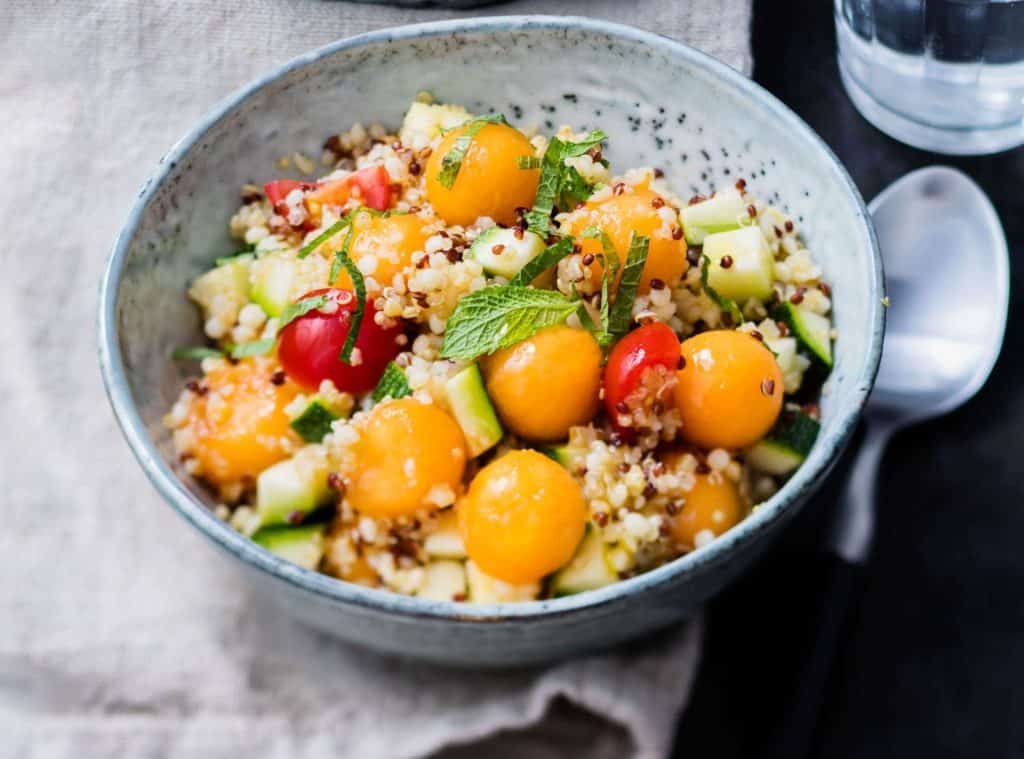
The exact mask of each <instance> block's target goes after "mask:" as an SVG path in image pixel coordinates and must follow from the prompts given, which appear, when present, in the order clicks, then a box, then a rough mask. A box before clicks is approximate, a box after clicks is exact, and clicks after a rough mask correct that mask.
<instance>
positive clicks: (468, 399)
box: [445, 364, 505, 456]
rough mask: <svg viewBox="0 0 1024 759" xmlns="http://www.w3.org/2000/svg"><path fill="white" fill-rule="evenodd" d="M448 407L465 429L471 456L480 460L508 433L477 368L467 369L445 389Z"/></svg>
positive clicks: (473, 365)
mask: <svg viewBox="0 0 1024 759" xmlns="http://www.w3.org/2000/svg"><path fill="white" fill-rule="evenodd" d="M445 391H446V392H447V394H448V404H449V405H450V406H451V409H452V414H453V415H454V416H455V420H456V421H457V422H458V423H459V426H460V427H462V433H463V435H465V436H466V444H467V445H468V446H469V455H470V456H479V455H480V454H481V453H483V452H484V451H486V450H488V449H490V448H492V447H493V446H495V445H497V443H498V441H499V440H501V437H502V435H504V434H505V431H504V430H503V429H502V428H501V422H499V421H498V415H497V414H496V413H495V411H494V406H493V405H491V399H490V397H488V395H487V390H486V388H485V387H484V378H483V376H482V375H481V374H480V369H479V367H477V365H476V364H472V365H470V366H467V367H466V368H465V369H463V370H462V371H461V372H459V373H458V374H456V375H455V376H454V377H452V378H451V379H449V380H448V382H447V383H446V385H445Z"/></svg>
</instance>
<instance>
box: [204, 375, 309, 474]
mask: <svg viewBox="0 0 1024 759" xmlns="http://www.w3.org/2000/svg"><path fill="white" fill-rule="evenodd" d="M277 369H278V366H277V362H276V361H274V360H273V359H271V358H268V357H265V356H257V357H254V358H247V359H243V360H241V361H239V362H237V363H235V364H231V363H229V362H227V361H224V362H221V363H220V364H219V365H218V367H217V368H216V369H214V370H213V371H211V372H209V373H208V374H207V375H206V376H205V377H204V378H203V380H202V386H203V387H204V388H205V390H204V392H203V394H202V395H200V396H198V397H197V398H195V399H194V400H193V402H192V403H191V405H190V407H189V412H188V417H187V427H188V428H189V429H190V431H191V433H192V440H193V443H192V449H191V452H192V454H193V455H194V456H195V457H196V459H197V460H198V461H199V464H200V466H201V467H202V470H201V471H202V474H203V477H205V478H206V479H207V480H209V481H210V482H212V483H214V484H216V485H228V484H232V483H237V482H240V481H241V480H243V479H255V478H256V476H257V475H258V474H259V473H260V472H262V471H263V470H264V469H266V468H267V467H269V466H271V465H272V464H276V463H277V462H278V461H280V460H281V459H283V458H286V457H287V456H288V453H289V451H290V450H291V446H292V444H293V443H298V442H299V439H298V437H297V436H296V434H295V433H294V432H293V431H292V429H291V427H290V425H289V421H290V420H289V418H288V414H286V413H285V407H286V406H287V405H288V404H289V403H291V402H292V400H293V399H294V398H295V396H296V395H297V394H298V393H299V387H298V386H297V385H296V384H295V383H293V382H291V381H289V380H288V379H287V378H285V379H284V381H283V382H281V383H280V384H277V383H276V382H274V381H272V380H271V377H273V376H274V374H275V372H276V371H277Z"/></svg>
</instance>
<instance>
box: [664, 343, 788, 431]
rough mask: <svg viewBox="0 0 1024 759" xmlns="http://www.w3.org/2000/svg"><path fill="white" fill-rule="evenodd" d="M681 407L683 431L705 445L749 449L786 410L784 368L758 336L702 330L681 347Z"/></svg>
mask: <svg viewBox="0 0 1024 759" xmlns="http://www.w3.org/2000/svg"><path fill="white" fill-rule="evenodd" d="M680 354H681V356H682V361H681V364H682V366H681V368H680V369H679V371H678V372H677V373H676V376H677V379H678V382H677V383H676V389H675V398H676V407H677V408H678V409H679V413H680V416H681V417H682V421H683V426H682V434H683V437H685V438H686V439H687V440H689V441H690V442H691V443H695V444H697V445H699V446H702V447H704V448H732V449H736V448H745V447H747V446H748V445H752V444H753V443H756V442H757V441H758V440H760V439H761V438H762V437H764V435H765V433H766V432H768V430H770V429H771V428H772V425H774V424H775V421H776V420H777V419H778V418H779V412H780V411H781V410H782V395H783V385H782V371H781V370H780V369H779V365H778V363H777V362H776V361H775V356H774V355H772V352H771V351H770V350H768V348H767V347H765V345H764V343H762V342H760V341H759V340H757V339H756V338H753V337H751V336H750V335H747V334H744V333H742V332H737V331H735V330H711V331H709V332H702V333H701V334H699V335H695V336H693V337H691V338H689V339H687V340H684V341H683V343H682V345H681V346H680Z"/></svg>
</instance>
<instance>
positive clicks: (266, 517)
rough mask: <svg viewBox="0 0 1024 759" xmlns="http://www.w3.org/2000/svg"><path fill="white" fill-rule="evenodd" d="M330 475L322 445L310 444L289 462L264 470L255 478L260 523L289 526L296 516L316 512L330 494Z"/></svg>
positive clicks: (282, 462) (280, 462)
mask: <svg viewBox="0 0 1024 759" xmlns="http://www.w3.org/2000/svg"><path fill="white" fill-rule="evenodd" d="M328 473H329V464H328V462H327V453H326V451H325V450H324V448H323V447H322V446H319V445H307V446H306V447H305V448H302V449H301V450H299V451H298V452H297V453H296V454H295V455H294V456H292V457H291V458H290V459H285V460H284V461H279V462H278V463H276V464H274V465H273V466H271V467H269V468H267V469H264V470H263V471H262V472H260V475H259V477H257V478H256V510H257V511H258V512H259V515H260V523H261V524H265V525H271V524H287V523H289V522H291V521H293V515H295V514H296V513H298V514H300V515H306V514H309V513H310V512H312V511H314V510H316V508H317V507H318V506H320V505H322V504H323V503H324V502H326V501H327V500H328V498H329V497H330V494H331V490H330V488H329V487H328V485H327V475H328Z"/></svg>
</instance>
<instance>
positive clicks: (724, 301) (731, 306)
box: [700, 256, 743, 324]
mask: <svg viewBox="0 0 1024 759" xmlns="http://www.w3.org/2000/svg"><path fill="white" fill-rule="evenodd" d="M710 265H711V259H710V258H708V257H707V256H701V257H700V284H701V287H703V288H704V292H706V293H707V294H708V297H709V298H711V300H712V301H714V303H715V305H716V306H718V307H719V308H720V309H722V310H723V311H725V312H726V313H727V314H729V316H730V317H732V320H733V321H734V322H735V323H736V324H740V323H742V322H743V312H742V311H740V307H739V306H737V305H736V301H734V300H732V299H731V298H725V297H723V296H721V295H719V294H718V291H717V290H715V288H713V287H712V286H711V285H709V284H708V266H710Z"/></svg>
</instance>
